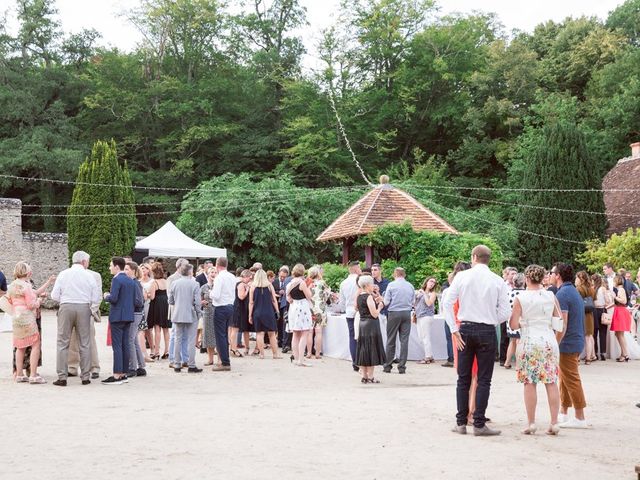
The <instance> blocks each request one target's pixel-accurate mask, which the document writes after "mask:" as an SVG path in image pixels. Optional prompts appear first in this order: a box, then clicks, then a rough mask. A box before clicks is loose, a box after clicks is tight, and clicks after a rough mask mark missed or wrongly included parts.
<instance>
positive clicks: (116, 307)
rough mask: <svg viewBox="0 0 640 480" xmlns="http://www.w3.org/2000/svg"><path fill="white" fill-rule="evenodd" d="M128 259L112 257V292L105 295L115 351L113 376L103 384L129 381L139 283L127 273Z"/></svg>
mask: <svg viewBox="0 0 640 480" xmlns="http://www.w3.org/2000/svg"><path fill="white" fill-rule="evenodd" d="M125 264H126V262H125V260H124V258H122V257H113V258H112V259H111V263H110V264H109V270H110V271H111V275H113V280H111V292H109V293H105V294H104V300H105V302H109V303H110V304H111V305H110V306H111V308H110V310H109V324H110V325H111V345H112V348H113V376H111V377H109V378H107V379H105V380H103V381H102V383H103V384H104V385H121V384H123V383H125V382H128V381H129V380H128V379H127V375H126V372H127V371H128V369H129V355H130V353H131V352H129V341H128V339H129V328H131V324H132V323H133V316H134V310H135V308H136V307H138V308H140V307H142V306H143V305H138V303H141V302H140V299H138V298H136V283H135V281H134V280H133V279H132V278H129V277H128V276H127V274H126V273H124V267H125Z"/></svg>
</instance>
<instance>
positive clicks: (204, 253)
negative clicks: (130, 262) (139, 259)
mask: <svg viewBox="0 0 640 480" xmlns="http://www.w3.org/2000/svg"><path fill="white" fill-rule="evenodd" d="M135 249H136V250H148V251H149V255H151V256H152V257H184V258H220V257H226V256H227V249H226V248H215V247H209V246H207V245H205V244H203V243H200V242H196V241H195V240H194V239H193V238H189V237H187V236H186V235H185V234H184V233H182V232H181V231H180V230H179V229H178V227H176V226H175V225H174V224H173V223H172V222H167V223H165V224H164V225H163V226H162V228H160V229H159V230H157V231H156V232H154V233H152V234H151V235H149V236H148V237H146V238H143V239H142V240H140V241H138V242H136V247H135Z"/></svg>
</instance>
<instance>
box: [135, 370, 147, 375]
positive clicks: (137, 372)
mask: <svg viewBox="0 0 640 480" xmlns="http://www.w3.org/2000/svg"><path fill="white" fill-rule="evenodd" d="M146 376H147V371H146V370H145V369H144V368H139V369H138V370H136V377H146Z"/></svg>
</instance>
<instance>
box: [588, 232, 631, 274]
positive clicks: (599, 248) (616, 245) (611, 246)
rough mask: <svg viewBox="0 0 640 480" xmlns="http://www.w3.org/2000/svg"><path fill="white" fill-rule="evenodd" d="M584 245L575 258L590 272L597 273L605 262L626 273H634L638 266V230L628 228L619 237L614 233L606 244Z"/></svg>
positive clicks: (598, 242)
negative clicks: (584, 247) (581, 251)
mask: <svg viewBox="0 0 640 480" xmlns="http://www.w3.org/2000/svg"><path fill="white" fill-rule="evenodd" d="M586 244H587V248H586V250H585V251H584V252H583V253H581V254H580V255H578V257H577V258H578V261H580V262H583V263H584V264H585V265H586V267H587V268H588V269H589V271H591V272H597V273H599V272H600V271H601V270H602V266H603V265H604V264H605V263H607V262H611V263H613V265H614V267H615V268H616V269H618V268H624V269H625V270H628V271H636V270H637V268H638V265H639V264H640V229H635V230H634V229H633V228H630V229H629V230H627V231H626V232H624V233H622V234H620V235H618V234H615V233H614V234H613V235H611V237H610V238H609V239H608V240H607V241H606V242H602V241H601V240H590V241H588V242H586Z"/></svg>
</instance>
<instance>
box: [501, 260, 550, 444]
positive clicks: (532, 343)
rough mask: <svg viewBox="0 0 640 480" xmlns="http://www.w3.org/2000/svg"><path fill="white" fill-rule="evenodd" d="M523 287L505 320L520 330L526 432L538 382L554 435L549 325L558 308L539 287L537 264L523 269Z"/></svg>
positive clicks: (518, 356) (529, 428)
mask: <svg viewBox="0 0 640 480" xmlns="http://www.w3.org/2000/svg"><path fill="white" fill-rule="evenodd" d="M524 275H525V280H526V283H527V289H526V290H525V291H523V292H520V295H518V296H517V297H516V299H515V300H514V302H513V312H512V314H511V320H510V321H509V323H510V327H511V329H512V330H517V329H518V328H519V329H520V342H519V343H518V347H517V349H516V372H517V377H518V382H521V383H524V403H525V407H526V409H527V420H528V426H527V428H526V429H525V430H524V431H523V433H524V434H526V435H532V434H534V433H535V432H536V426H535V416H536V402H537V394H536V387H537V385H538V383H542V384H544V386H545V388H546V390H547V398H548V401H549V410H550V412H551V425H549V428H548V429H547V432H546V433H547V434H549V435H557V434H558V410H559V408H560V394H559V393H558V362H559V358H560V352H559V349H558V341H557V340H556V335H555V332H554V331H553V328H552V322H551V319H552V317H560V316H561V313H560V307H559V305H558V302H557V300H556V298H555V296H554V294H553V293H552V292H549V291H546V290H545V289H544V288H543V287H542V280H543V278H544V275H545V270H544V268H543V267H541V266H539V265H529V266H528V267H527V268H526V269H525V271H524Z"/></svg>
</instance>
